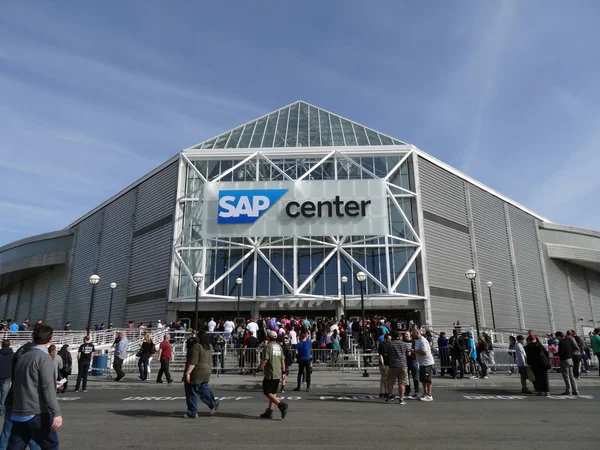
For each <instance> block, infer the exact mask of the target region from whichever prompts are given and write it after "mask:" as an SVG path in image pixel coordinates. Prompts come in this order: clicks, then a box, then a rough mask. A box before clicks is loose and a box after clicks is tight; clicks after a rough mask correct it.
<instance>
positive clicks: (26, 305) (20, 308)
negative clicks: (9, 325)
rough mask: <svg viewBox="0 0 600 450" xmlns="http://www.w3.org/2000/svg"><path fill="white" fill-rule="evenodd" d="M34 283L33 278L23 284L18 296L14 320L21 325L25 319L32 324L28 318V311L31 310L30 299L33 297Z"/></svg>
mask: <svg viewBox="0 0 600 450" xmlns="http://www.w3.org/2000/svg"><path fill="white" fill-rule="evenodd" d="M34 283H35V279H34V278H30V279H28V280H25V281H24V282H23V288H22V289H21V293H20V294H19V302H18V303H17V312H16V314H15V316H16V317H15V319H16V320H17V321H18V322H19V323H21V322H23V321H24V320H25V319H30V321H31V322H32V323H35V322H33V320H32V319H31V317H29V309H30V308H31V297H32V296H33V285H34Z"/></svg>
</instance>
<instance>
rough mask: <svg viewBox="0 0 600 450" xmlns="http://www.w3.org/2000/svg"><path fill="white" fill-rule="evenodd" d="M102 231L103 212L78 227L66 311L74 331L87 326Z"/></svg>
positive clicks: (101, 280) (67, 318) (101, 279)
mask: <svg viewBox="0 0 600 450" xmlns="http://www.w3.org/2000/svg"><path fill="white" fill-rule="evenodd" d="M101 229H102V210H101V211H98V212H97V213H95V214H94V215H92V216H90V217H88V218H87V219H85V220H84V221H82V222H81V223H79V224H78V225H77V234H76V240H75V254H74V257H73V265H72V269H71V270H72V274H71V282H70V290H69V300H68V303H67V305H68V306H67V311H66V320H67V321H70V322H71V324H72V326H73V329H82V328H83V327H84V326H85V325H86V324H87V318H88V312H89V307H90V298H91V291H92V287H91V285H90V282H89V278H90V275H92V274H94V273H95V272H96V269H97V260H98V250H99V239H100V236H99V233H100V231H101ZM100 282H101V283H103V282H104V279H103V278H102V277H100ZM96 298H97V297H96Z"/></svg>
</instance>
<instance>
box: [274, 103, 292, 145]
mask: <svg viewBox="0 0 600 450" xmlns="http://www.w3.org/2000/svg"><path fill="white" fill-rule="evenodd" d="M289 113H290V108H285V109H282V110H281V111H279V122H278V123H277V131H276V132H275V142H274V143H273V147H285V130H286V128H287V121H288V115H289Z"/></svg>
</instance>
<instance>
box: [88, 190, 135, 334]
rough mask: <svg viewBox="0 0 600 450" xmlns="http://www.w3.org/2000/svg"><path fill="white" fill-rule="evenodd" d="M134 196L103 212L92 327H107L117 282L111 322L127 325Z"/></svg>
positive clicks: (115, 202)
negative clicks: (112, 285)
mask: <svg viewBox="0 0 600 450" xmlns="http://www.w3.org/2000/svg"><path fill="white" fill-rule="evenodd" d="M135 196H136V191H135V190H132V191H129V192H128V193H126V194H125V195H123V196H121V197H119V198H118V199H117V200H115V201H114V202H112V203H110V204H109V205H107V206H106V207H105V208H104V223H103V226H102V241H101V243H100V259H99V262H98V275H99V276H100V283H99V284H98V286H97V287H96V297H95V300H94V310H93V312H92V324H98V325H100V324H101V323H104V324H106V325H108V309H109V304H110V294H111V292H110V291H111V288H110V284H111V283H112V282H115V283H117V288H116V289H115V292H114V295H113V305H112V314H111V320H112V322H113V324H114V326H116V327H121V326H124V325H125V323H124V322H123V319H124V317H125V298H126V292H127V283H128V280H127V275H128V266H129V250H130V247H131V236H132V234H133V217H134V208H135Z"/></svg>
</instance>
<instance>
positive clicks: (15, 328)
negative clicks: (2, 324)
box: [8, 322, 19, 335]
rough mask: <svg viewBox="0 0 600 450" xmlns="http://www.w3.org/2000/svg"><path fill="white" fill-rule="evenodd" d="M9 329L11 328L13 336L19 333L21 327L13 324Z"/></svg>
mask: <svg viewBox="0 0 600 450" xmlns="http://www.w3.org/2000/svg"><path fill="white" fill-rule="evenodd" d="M8 328H10V334H12V335H15V334H17V331H19V325H17V323H16V322H13V323H11V324H10V325H9V327H8Z"/></svg>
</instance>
